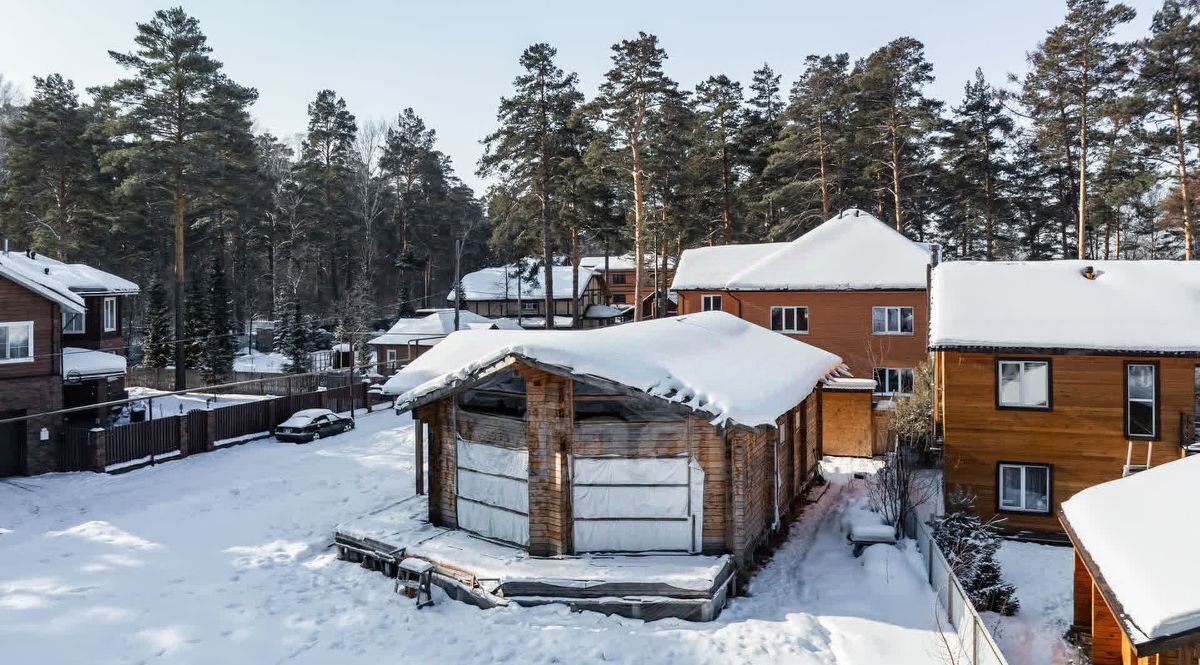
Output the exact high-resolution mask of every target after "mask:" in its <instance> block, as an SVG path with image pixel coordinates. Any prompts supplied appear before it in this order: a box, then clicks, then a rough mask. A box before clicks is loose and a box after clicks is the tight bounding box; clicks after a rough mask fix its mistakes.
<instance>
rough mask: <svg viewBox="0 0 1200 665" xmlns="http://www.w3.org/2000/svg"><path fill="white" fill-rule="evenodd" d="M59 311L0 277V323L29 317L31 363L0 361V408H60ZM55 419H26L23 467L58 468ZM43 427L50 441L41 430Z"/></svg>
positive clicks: (14, 410)
mask: <svg viewBox="0 0 1200 665" xmlns="http://www.w3.org/2000/svg"><path fill="white" fill-rule="evenodd" d="M61 317H62V315H61V313H60V310H59V307H58V305H57V304H55V303H53V302H51V301H49V300H46V299H45V298H43V297H41V296H39V295H37V294H36V293H34V292H32V291H30V290H28V289H26V288H25V287H23V286H20V285H19V284H16V283H14V282H11V281H9V280H8V279H5V278H3V277H0V322H9V321H33V354H34V360H33V361H32V362H17V363H3V364H0V413H5V414H8V415H10V416H11V415H27V414H33V413H42V412H46V411H54V410H57V409H60V408H62V375H61V367H62V365H61V359H60V357H59V356H58V355H56V354H58V353H59V352H61V351H62V344H61V338H62V332H61V321H62V318H61ZM56 422H57V419H52V418H37V419H32V420H28V421H26V426H25V429H26V434H27V438H26V442H25V472H26V473H30V474H33V473H45V472H47V471H55V470H57V463H56V445H55V444H56V442H57V440H58V432H57V429H58V428H57V425H56ZM43 427H45V428H47V429H48V430H49V432H50V439H49V440H48V441H41V440H40V437H39V434H40V432H41V429H42V428H43Z"/></svg>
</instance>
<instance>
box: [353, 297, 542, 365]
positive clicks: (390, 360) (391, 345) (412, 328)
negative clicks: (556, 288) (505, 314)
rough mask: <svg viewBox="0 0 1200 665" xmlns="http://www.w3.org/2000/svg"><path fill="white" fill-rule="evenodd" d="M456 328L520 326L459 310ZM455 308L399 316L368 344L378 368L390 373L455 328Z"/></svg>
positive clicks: (508, 328) (484, 328)
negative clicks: (413, 316)
mask: <svg viewBox="0 0 1200 665" xmlns="http://www.w3.org/2000/svg"><path fill="white" fill-rule="evenodd" d="M458 329H459V330H520V329H521V327H520V326H519V325H517V322H516V321H514V320H512V319H489V318H487V317H483V316H479V315H478V314H475V313H474V312H470V311H467V310H461V311H459V313H458ZM454 330H455V328H454V310H453V309H442V310H437V311H435V312H432V313H429V314H427V315H425V316H420V317H416V318H410V319H400V320H398V321H396V323H395V324H394V325H392V327H391V328H389V329H388V331H387V332H385V333H384V334H382V335H379V336H378V337H375V338H374V339H372V340H371V341H369V342H367V344H369V345H371V347H372V348H374V349H375V358H376V363H377V367H378V370H377V371H378V372H379V373H380V374H381V375H383V376H391V375H392V374H395V373H396V372H398V371H399V370H400V368H401V367H404V366H405V365H407V364H408V363H410V362H412V361H413V360H416V359H417V357H419V356H420V355H421V354H422V353H425V352H426V351H428V350H429V349H430V348H432V347H433V346H435V345H436V344H438V343H439V342H441V341H442V340H443V339H446V336H447V335H449V334H450V333H452V332H454Z"/></svg>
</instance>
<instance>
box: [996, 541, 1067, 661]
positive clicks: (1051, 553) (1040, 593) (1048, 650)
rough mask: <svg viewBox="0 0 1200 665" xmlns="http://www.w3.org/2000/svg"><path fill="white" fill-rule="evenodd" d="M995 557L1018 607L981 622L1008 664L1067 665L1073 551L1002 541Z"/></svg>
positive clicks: (1065, 548) (1050, 546)
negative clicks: (1008, 614)
mask: <svg viewBox="0 0 1200 665" xmlns="http://www.w3.org/2000/svg"><path fill="white" fill-rule="evenodd" d="M998 559H999V561H1000V569H1001V570H1002V571H1004V578H1005V579H1006V580H1007V581H1009V582H1010V583H1012V584H1013V585H1015V586H1016V587H1017V600H1018V601H1020V603H1021V609H1020V611H1018V612H1017V614H1016V615H1014V616H1011V617H1002V616H999V615H997V614H993V613H987V614H984V615H983V619H984V621H985V622H986V623H987V624H988V627H989V629H990V630H991V632H992V636H993V637H995V638H996V643H997V644H998V645H999V646H1000V650H1001V651H1003V652H1004V657H1005V658H1007V659H1008V662H1009V665H1066V663H1069V662H1070V659H1071V656H1072V649H1071V646H1070V645H1069V644H1067V643H1066V641H1065V640H1063V635H1065V634H1066V632H1067V629H1068V628H1070V627H1071V620H1072V602H1073V600H1072V593H1073V589H1072V579H1073V578H1072V565H1073V563H1072V560H1071V548H1070V547H1057V546H1054V545H1038V544H1035V543H1020V542H1015V541H1011V540H1006V541H1004V544H1003V545H1001V546H1000V553H999V555H998Z"/></svg>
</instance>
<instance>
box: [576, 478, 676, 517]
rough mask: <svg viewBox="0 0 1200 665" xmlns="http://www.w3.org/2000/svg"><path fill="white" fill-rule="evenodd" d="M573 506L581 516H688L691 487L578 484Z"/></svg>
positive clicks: (578, 515)
mask: <svg viewBox="0 0 1200 665" xmlns="http://www.w3.org/2000/svg"><path fill="white" fill-rule="evenodd" d="M572 501H573V503H572V508H573V509H574V510H575V517H577V518H605V517H609V518H611V517H657V518H667V517H673V518H678V519H684V518H686V517H687V516H688V488H687V486H684V485H680V486H678V487H670V486H667V487H662V486H654V485H639V486H633V487H628V486H624V487H612V486H588V485H584V486H579V485H576V486H575V493H574V495H573V498H572Z"/></svg>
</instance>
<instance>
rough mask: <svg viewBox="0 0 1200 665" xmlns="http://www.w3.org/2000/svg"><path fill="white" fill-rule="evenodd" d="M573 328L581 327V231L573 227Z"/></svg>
mask: <svg viewBox="0 0 1200 665" xmlns="http://www.w3.org/2000/svg"><path fill="white" fill-rule="evenodd" d="M571 293H572V294H574V295H572V296H571V328H572V329H574V328H578V327H579V229H578V228H577V227H576V226H575V225H574V224H572V225H571Z"/></svg>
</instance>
